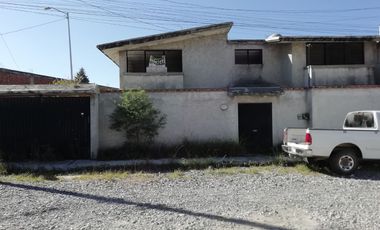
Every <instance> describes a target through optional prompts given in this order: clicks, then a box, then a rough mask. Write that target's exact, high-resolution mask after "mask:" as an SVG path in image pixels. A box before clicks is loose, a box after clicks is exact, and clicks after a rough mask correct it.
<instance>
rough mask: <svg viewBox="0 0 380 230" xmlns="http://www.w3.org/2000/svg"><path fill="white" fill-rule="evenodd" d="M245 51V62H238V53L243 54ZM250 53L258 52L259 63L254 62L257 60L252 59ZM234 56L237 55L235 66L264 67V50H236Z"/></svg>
mask: <svg viewBox="0 0 380 230" xmlns="http://www.w3.org/2000/svg"><path fill="white" fill-rule="evenodd" d="M242 51H245V52H246V54H245V61H244V62H238V61H237V60H238V58H237V55H236V52H242ZM250 51H251V52H252V53H254V52H258V53H259V57H258V60H259V61H258V62H254V60H255V59H256V58H251V56H250ZM234 55H235V65H262V64H263V50H262V49H235V50H234Z"/></svg>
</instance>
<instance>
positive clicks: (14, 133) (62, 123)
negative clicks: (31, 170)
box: [0, 68, 119, 160]
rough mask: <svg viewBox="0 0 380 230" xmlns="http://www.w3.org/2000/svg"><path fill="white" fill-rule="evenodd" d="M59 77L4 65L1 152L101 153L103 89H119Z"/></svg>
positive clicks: (32, 155)
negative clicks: (58, 82)
mask: <svg viewBox="0 0 380 230" xmlns="http://www.w3.org/2000/svg"><path fill="white" fill-rule="evenodd" d="M56 79H58V80H62V79H60V78H55V77H49V76H44V75H39V74H34V73H27V72H21V71H16V70H10V69H4V68H0V111H1V113H0V139H1V141H0V152H1V154H4V155H6V157H7V158H8V159H10V160H49V159H50V160H59V159H61V160H66V159H89V158H96V154H97V151H98V143H99V139H98V136H99V133H98V132H99V130H98V124H99V117H98V111H99V109H98V97H99V94H100V93H103V92H119V90H118V89H115V88H111V87H106V86H98V85H95V84H76V85H54V84H53V81H54V80H56ZM112 105H113V104H112ZM101 119H104V118H101Z"/></svg>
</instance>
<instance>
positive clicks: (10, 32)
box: [0, 19, 65, 35]
mask: <svg viewBox="0 0 380 230" xmlns="http://www.w3.org/2000/svg"><path fill="white" fill-rule="evenodd" d="M63 20H65V19H58V20H54V21H50V22H45V23H41V24H38V25H34V26H28V27H23V28H20V29H17V30H12V31H8V32H5V33H0V35H7V34H12V33H17V32H21V31H24V30H30V29H34V28H36V27H40V26H44V25H48V24H52V23H55V22H59V21H63Z"/></svg>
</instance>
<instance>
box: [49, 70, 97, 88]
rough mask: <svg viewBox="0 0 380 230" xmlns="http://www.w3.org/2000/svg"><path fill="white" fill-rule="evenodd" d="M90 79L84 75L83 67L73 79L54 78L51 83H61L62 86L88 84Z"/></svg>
mask: <svg viewBox="0 0 380 230" xmlns="http://www.w3.org/2000/svg"><path fill="white" fill-rule="evenodd" d="M89 82H90V79H89V78H88V76H87V75H86V72H85V70H84V69H83V67H81V68H80V69H79V71H78V72H77V74H76V76H75V78H74V79H73V80H69V79H56V80H54V81H53V85H63V86H74V87H75V86H78V85H79V84H88V83H89Z"/></svg>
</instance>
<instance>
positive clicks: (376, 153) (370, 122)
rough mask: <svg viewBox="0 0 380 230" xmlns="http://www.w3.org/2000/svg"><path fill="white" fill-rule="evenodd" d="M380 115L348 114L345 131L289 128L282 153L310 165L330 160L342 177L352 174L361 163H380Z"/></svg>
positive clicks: (370, 113) (344, 124)
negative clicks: (301, 159) (364, 161)
mask: <svg viewBox="0 0 380 230" xmlns="http://www.w3.org/2000/svg"><path fill="white" fill-rule="evenodd" d="M379 119H380V111H354V112H350V113H348V114H347V116H346V118H345V120H344V123H343V129H311V128H308V129H300V128H286V129H285V130H284V140H283V145H282V149H283V151H285V152H286V153H288V154H289V155H290V156H299V157H302V158H304V159H307V160H308V161H309V162H311V161H318V160H327V161H328V162H329V165H330V168H331V169H332V170H333V171H335V172H336V173H339V174H346V175H347V174H351V173H352V172H354V171H355V170H356V169H357V167H358V165H359V164H360V161H361V160H379V159H380V134H379V124H380V120H379Z"/></svg>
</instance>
